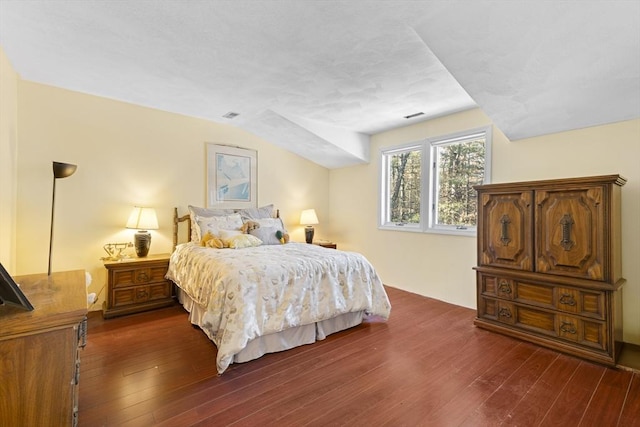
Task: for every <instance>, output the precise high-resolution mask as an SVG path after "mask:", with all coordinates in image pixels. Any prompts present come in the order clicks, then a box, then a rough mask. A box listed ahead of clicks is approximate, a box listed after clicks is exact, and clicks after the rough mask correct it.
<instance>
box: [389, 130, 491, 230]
mask: <svg viewBox="0 0 640 427" xmlns="http://www.w3.org/2000/svg"><path fill="white" fill-rule="evenodd" d="M489 159H491V128H490V127H488V128H483V129H476V130H472V131H467V132H462V133H458V134H454V135H447V136H444V137H439V138H429V139H427V140H425V141H421V142H417V143H412V144H407V145H403V146H397V147H390V148H385V149H383V150H382V151H381V197H380V201H381V203H380V226H381V227H382V228H387V229H405V230H412V231H427V232H440V233H451V234H462V235H475V230H476V214H477V197H476V191H475V190H474V189H473V186H474V185H479V184H482V183H486V182H488V177H489V176H490V161H489Z"/></svg>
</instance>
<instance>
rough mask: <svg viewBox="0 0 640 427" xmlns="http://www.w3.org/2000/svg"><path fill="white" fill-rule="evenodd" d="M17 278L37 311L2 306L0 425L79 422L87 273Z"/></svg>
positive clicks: (0, 334)
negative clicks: (79, 382)
mask: <svg viewBox="0 0 640 427" xmlns="http://www.w3.org/2000/svg"><path fill="white" fill-rule="evenodd" d="M14 279H15V280H16V282H17V283H18V284H19V285H20V288H21V289H22V291H23V292H24V294H25V295H26V296H27V298H28V299H29V301H30V302H31V304H32V305H33V307H34V310H33V311H24V310H20V309H18V308H16V307H9V306H2V307H0V325H1V327H0V426H56V427H58V426H75V425H76V424H77V413H78V380H79V373H80V356H79V351H78V348H79V347H82V346H84V344H85V342H86V324H87V323H86V316H87V290H86V289H87V288H86V278H85V272H84V271H83V270H77V271H67V272H61V273H53V274H52V275H51V276H47V275H46V274H36V275H29V276H18V277H14Z"/></svg>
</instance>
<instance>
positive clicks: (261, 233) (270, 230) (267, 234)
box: [249, 226, 282, 245]
mask: <svg viewBox="0 0 640 427" xmlns="http://www.w3.org/2000/svg"><path fill="white" fill-rule="evenodd" d="M278 231H282V228H278V227H262V226H260V228H256V229H254V230H251V231H250V232H249V234H250V235H252V236H255V237H257V238H258V239H260V240H262V243H263V244H265V245H280V244H282V242H281V241H280V240H279V239H278V238H277V237H276V233H277V232H278Z"/></svg>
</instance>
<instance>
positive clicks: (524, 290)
mask: <svg viewBox="0 0 640 427" xmlns="http://www.w3.org/2000/svg"><path fill="white" fill-rule="evenodd" d="M478 278H479V280H478V282H479V283H480V289H479V291H480V294H481V295H485V296H490V297H496V298H500V299H505V300H510V301H515V302H521V303H524V304H528V305H532V306H536V307H540V308H548V309H553V310H560V311H562V312H564V313H571V314H577V315H580V316H587V317H592V318H594V319H599V320H603V319H604V318H605V293H604V292H602V291H596V290H588V289H575V288H570V287H566V286H556V285H553V284H542V283H529V282H526V281H519V280H517V279H512V278H508V277H499V276H493V275H485V274H483V273H478Z"/></svg>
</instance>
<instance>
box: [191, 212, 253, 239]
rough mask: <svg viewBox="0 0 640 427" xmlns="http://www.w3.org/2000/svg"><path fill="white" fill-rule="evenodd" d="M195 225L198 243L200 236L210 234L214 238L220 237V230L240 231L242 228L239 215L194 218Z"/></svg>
mask: <svg viewBox="0 0 640 427" xmlns="http://www.w3.org/2000/svg"><path fill="white" fill-rule="evenodd" d="M196 224H197V225H198V230H197V236H198V240H197V241H200V239H201V237H200V236H202V235H204V234H207V232H211V234H213V235H215V236H220V232H221V231H222V230H238V232H239V230H240V227H242V219H240V214H237V213H236V214H231V215H225V216H212V217H209V218H200V217H196Z"/></svg>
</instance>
